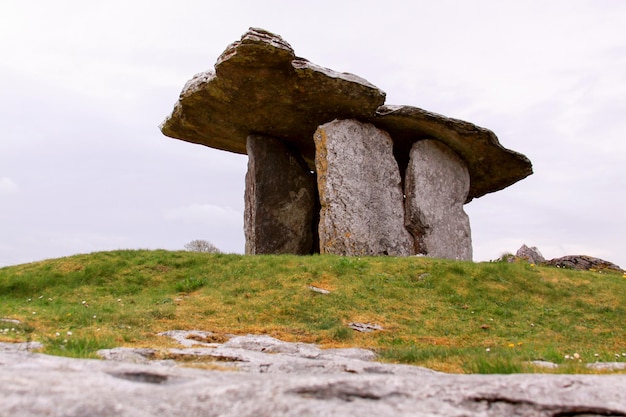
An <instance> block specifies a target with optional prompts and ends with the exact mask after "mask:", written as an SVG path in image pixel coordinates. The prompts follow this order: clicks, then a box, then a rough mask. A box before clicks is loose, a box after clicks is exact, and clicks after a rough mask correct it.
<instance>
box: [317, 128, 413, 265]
mask: <svg viewBox="0 0 626 417" xmlns="http://www.w3.org/2000/svg"><path fill="white" fill-rule="evenodd" d="M314 139H315V150H316V152H315V167H316V170H317V187H318V193H319V198H320V204H321V210H320V222H319V241H320V252H321V253H333V254H340V255H347V256H351V255H352V256H354V255H357V256H358V255H395V256H407V255H411V254H413V253H414V252H413V246H414V243H413V239H412V237H411V235H410V234H409V233H408V232H407V230H406V229H405V227H404V207H403V195H402V188H401V185H400V183H401V178H400V172H399V170H398V164H397V162H396V160H395V159H394V157H393V152H392V151H393V142H392V140H391V137H390V136H389V135H388V134H387V133H386V132H384V131H382V130H380V129H378V128H376V127H374V126H373V125H371V124H364V123H361V122H358V121H356V120H335V121H333V122H330V123H326V124H324V125H322V126H320V127H318V129H317V131H316V132H315V135H314Z"/></svg>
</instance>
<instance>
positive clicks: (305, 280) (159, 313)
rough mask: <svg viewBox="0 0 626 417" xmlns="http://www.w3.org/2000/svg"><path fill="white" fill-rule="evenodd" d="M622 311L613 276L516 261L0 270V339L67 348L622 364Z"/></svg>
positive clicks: (441, 365)
mask: <svg viewBox="0 0 626 417" xmlns="http://www.w3.org/2000/svg"><path fill="white" fill-rule="evenodd" d="M310 286H315V287H318V288H323V289H326V290H329V291H331V292H330V294H326V295H325V294H320V293H318V292H315V291H312V290H311V289H310ZM624 317H626V279H625V278H624V276H622V275H621V274H616V273H607V272H604V273H600V272H578V271H570V270H562V269H556V268H544V267H535V266H532V265H528V264H525V263H517V264H515V263H514V264H509V263H504V262H489V263H471V262H456V261H446V260H437V259H428V258H420V257H411V258H392V257H367V258H347V257H339V256H327V255H323V256H320V255H317V256H307V257H299V256H241V255H224V254H202V253H194V252H169V251H162V250H157V251H146V250H136V251H135V250H124V251H113V252H101V253H93V254H89V255H77V256H72V257H67V258H61V259H53V260H47V261H43V262H37V263H32V264H26V265H19V266H11V267H5V268H0V318H4V319H17V320H20V324H11V323H10V322H7V321H4V322H1V321H0V341H27V340H36V341H40V342H42V343H43V344H44V346H45V348H44V352H46V353H50V354H58V355H68V356H77V357H93V356H94V354H95V352H96V351H97V350H98V349H101V348H110V347H115V346H129V347H130V346H152V347H157V348H158V347H168V346H173V345H172V344H171V343H172V342H170V341H169V340H168V339H166V338H164V337H159V336H157V335H156V334H157V333H158V332H161V331H165V330H172V329H190V330H191V329H197V330H206V331H213V332H215V333H216V334H217V335H222V334H247V333H255V334H269V335H271V336H274V337H277V338H280V339H283V340H288V341H302V342H314V343H318V344H320V345H322V347H331V346H332V347H346V346H359V347H365V348H371V349H374V350H376V351H377V352H378V353H379V354H380V356H381V358H382V360H385V361H392V362H400V363H412V364H418V365H423V366H427V367H430V368H433V369H437V370H442V371H449V372H528V371H530V372H533V371H536V370H535V369H533V368H532V367H531V366H530V365H528V364H527V362H528V361H530V360H538V359H543V360H548V361H553V362H556V363H560V364H566V366H562V367H561V368H560V372H586V370H585V368H584V367H583V364H584V362H594V361H597V360H599V361H626V355H625V356H622V353H626V326H625V324H624V323H625V321H624ZM350 322H362V323H375V324H378V325H380V326H382V327H383V328H384V330H382V331H377V332H372V333H359V332H356V331H354V330H352V329H350V328H349V327H347V324H348V323H350ZM574 354H577V356H579V357H580V362H579V360H578V358H577V359H574V360H572V359H565V356H566V355H570V356H574Z"/></svg>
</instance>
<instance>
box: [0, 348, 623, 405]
mask: <svg viewBox="0 0 626 417" xmlns="http://www.w3.org/2000/svg"><path fill="white" fill-rule="evenodd" d="M257 338H258V337H257ZM231 340H232V339H231ZM203 349H204V350H205V351H209V350H214V351H215V350H219V348H210V347H207V348H203ZM203 349H198V350H203ZM224 349H230V351H228V352H227V351H226V350H225V351H224V352H222V353H227V355H230V356H231V357H232V356H236V357H237V358H238V361H239V363H240V364H241V365H242V366H240V367H239V368H232V367H228V366H226V367H223V368H221V367H222V364H228V362H216V364H215V366H214V368H216V369H214V370H202V369H192V368H187V367H179V366H162V363H160V362H157V363H154V362H150V363H146V364H138V363H126V362H118V361H102V360H93V359H91V360H89V359H72V358H64V357H54V356H47V355H41V354H33V353H28V352H25V351H2V349H0V398H2V406H1V408H0V415H1V416H24V417H31V416H32V417H34V416H48V417H83V416H90V417H130V416H132V417H152V416H155V417H156V416H170V417H176V416H181V417H182V416H185V417H187V416H196V415H202V416H222V417H228V416H237V417H246V416H250V417H252V416H262V415H267V416H270V415H271V416H285V417H287V416H298V417H300V416H321V415H332V416H350V417H353V416H355V415H359V416H377V417H386V416H393V417H399V416H422V415H423V416H446V417H449V416H469V415H477V416H486V417H488V416H498V417H499V416H504V415H506V416H513V415H514V416H520V417H536V416H546V417H548V416H592V415H602V416H626V392H625V391H624V389H623V387H624V386H625V385H626V376H625V375H602V376H601V375H536V374H532V375H453V374H442V373H437V372H432V371H429V370H427V369H424V368H419V367H414V366H408V365H392V364H381V363H376V362H371V361H370V360H369V359H368V358H367V357H364V356H363V352H360V351H358V352H348V351H349V349H348V350H345V351H342V352H325V351H322V350H319V349H317V348H315V347H314V346H310V345H302V346H301V344H296V345H295V346H293V344H287V343H285V342H280V341H277V340H276V339H272V338H268V337H264V338H261V340H256V341H254V340H250V339H246V338H244V339H241V340H239V341H238V342H237V343H233V344H232V346H231V347H228V348H224ZM181 350H183V351H188V350H191V349H181ZM265 352H272V353H265ZM261 357H264V359H263V360H264V361H265V363H266V364H268V365H267V366H265V367H264V366H262V365H259V366H255V365H254V364H255V363H258V362H255V361H256V360H257V359H258V358H261ZM333 357H334V358H335V360H336V362H335V363H337V364H338V363H342V362H343V364H344V365H342V366H336V367H335V368H332V367H328V368H326V372H324V371H321V372H320V370H322V369H323V366H324V363H332V361H333V359H330V358H333ZM290 359H293V360H292V361H291V362H289V361H290ZM246 360H250V362H249V365H250V366H249V368H248V369H247V368H246V366H245V365H246V362H245V361H246ZM298 361H300V362H298ZM279 363H283V365H284V366H279V365H278V364H279ZM297 363H299V364H300V365H296V364H297ZM269 364H273V365H269ZM289 364H290V365H289ZM274 365H275V366H274ZM220 368H221V369H223V370H222V371H220V370H217V369H220ZM234 369H238V371H237V372H233V370H234Z"/></svg>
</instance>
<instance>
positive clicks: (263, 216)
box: [244, 135, 318, 255]
mask: <svg viewBox="0 0 626 417" xmlns="http://www.w3.org/2000/svg"><path fill="white" fill-rule="evenodd" d="M247 150H248V172H247V174H246V190H245V213H244V231H245V236H246V253H247V254H280V253H291V254H296V255H309V254H311V253H313V252H314V249H317V248H314V244H315V243H316V240H317V239H315V238H314V236H315V237H316V236H317V233H315V235H314V233H313V232H314V223H315V222H314V220H315V219H316V218H317V211H318V207H317V186H316V179H315V175H314V174H312V173H311V172H310V170H309V169H308V167H307V166H306V163H305V162H304V160H302V159H301V158H299V156H298V154H297V153H296V154H294V153H293V152H291V151H290V150H289V148H288V147H287V146H285V144H284V143H283V142H282V141H280V140H278V139H274V138H270V137H266V136H260V135H250V136H249V137H248V145H247Z"/></svg>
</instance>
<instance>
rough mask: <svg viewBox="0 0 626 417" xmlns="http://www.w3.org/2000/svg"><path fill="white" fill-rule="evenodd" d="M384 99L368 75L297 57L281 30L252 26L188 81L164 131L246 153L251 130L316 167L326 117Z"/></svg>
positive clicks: (366, 108) (352, 114) (361, 113)
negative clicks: (318, 134) (316, 138)
mask: <svg viewBox="0 0 626 417" xmlns="http://www.w3.org/2000/svg"><path fill="white" fill-rule="evenodd" d="M384 101H385V93H384V92H383V91H381V90H380V89H378V88H377V87H375V86H373V85H372V84H370V83H369V82H367V81H366V80H364V79H362V78H360V77H358V76H356V75H352V74H348V73H339V72H335V71H332V70H330V69H327V68H323V67H320V66H318V65H315V64H313V63H311V62H309V61H307V60H306V59H303V58H298V57H296V56H295V53H294V51H293V49H292V48H291V46H290V45H289V44H288V43H287V42H285V41H284V40H283V39H282V38H281V37H280V36H278V35H275V34H272V33H269V32H267V31H265V30H262V29H256V28H250V30H249V31H248V32H246V33H245V34H244V35H243V36H242V37H241V40H240V41H237V42H234V43H233V44H231V45H230V46H228V47H227V48H226V50H225V51H224V52H223V53H222V55H221V56H220V57H219V58H218V59H217V63H216V64H215V72H213V71H207V72H204V73H201V74H198V75H196V76H195V77H194V78H193V79H191V80H190V81H189V82H187V84H186V85H185V87H184V88H183V91H182V92H181V94H180V98H179V100H178V102H177V103H176V105H175V107H174V110H173V112H172V114H171V115H170V116H169V117H168V118H166V120H165V121H164V122H163V123H162V125H161V131H162V132H163V133H164V134H165V135H166V136H170V137H173V138H177V139H182V140H185V141H188V142H193V143H199V144H203V145H206V146H210V147H212V148H217V149H223V150H226V151H230V152H236V153H241V154H245V153H246V138H247V137H248V135H250V134H261V135H266V136H269V137H274V138H277V139H281V140H284V141H286V142H288V143H289V144H290V145H291V146H293V148H294V149H296V150H297V151H298V152H299V153H300V154H301V155H302V156H303V157H304V158H305V160H307V162H308V163H309V166H310V168H312V167H313V165H314V163H313V160H314V154H315V146H314V144H313V140H312V137H313V133H314V132H315V130H316V129H317V127H318V126H319V125H321V124H323V123H326V122H329V121H331V120H333V119H335V118H357V119H358V118H361V119H363V118H366V117H368V116H370V115H371V114H373V113H374V112H375V110H376V108H377V107H378V106H380V105H381V104H383V102H384Z"/></svg>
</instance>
